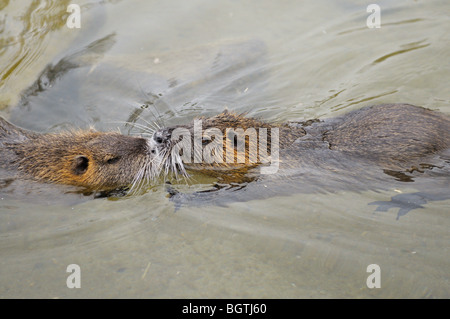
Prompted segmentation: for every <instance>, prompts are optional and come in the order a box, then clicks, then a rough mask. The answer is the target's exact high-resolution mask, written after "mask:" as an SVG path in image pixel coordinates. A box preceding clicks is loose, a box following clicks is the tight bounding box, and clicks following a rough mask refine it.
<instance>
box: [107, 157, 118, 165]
mask: <svg viewBox="0 0 450 319" xmlns="http://www.w3.org/2000/svg"><path fill="white" fill-rule="evenodd" d="M119 159H120V157H113V158H110V159H109V160H107V161H106V163H108V164H114V163H117V162H118V161H119Z"/></svg>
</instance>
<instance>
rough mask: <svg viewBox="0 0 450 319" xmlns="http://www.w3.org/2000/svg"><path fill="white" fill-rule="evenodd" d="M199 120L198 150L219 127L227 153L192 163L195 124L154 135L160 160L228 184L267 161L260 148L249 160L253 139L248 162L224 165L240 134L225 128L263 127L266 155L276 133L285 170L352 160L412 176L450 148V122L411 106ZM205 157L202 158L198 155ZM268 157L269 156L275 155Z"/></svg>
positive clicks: (333, 166)
mask: <svg viewBox="0 0 450 319" xmlns="http://www.w3.org/2000/svg"><path fill="white" fill-rule="evenodd" d="M200 120H201V122H200V123H201V128H202V130H203V134H202V141H201V143H202V147H201V148H199V147H197V150H200V152H201V151H202V149H203V150H204V149H205V147H206V146H207V145H208V144H209V143H213V142H212V141H215V138H217V137H213V135H214V134H208V133H207V132H208V131H210V130H211V129H218V130H219V133H222V134H221V137H222V138H223V148H220V149H219V150H221V151H223V154H221V155H219V156H218V157H217V156H216V157H215V160H214V161H213V162H209V163H205V162H199V161H195V160H194V157H195V156H196V152H197V151H196V150H195V147H193V145H194V144H195V140H194V139H195V138H194V137H195V132H194V130H195V125H196V124H195V122H193V123H191V124H188V125H178V126H173V127H168V128H164V129H161V130H158V131H156V132H155V133H154V136H153V139H154V141H155V142H156V144H157V145H158V151H159V154H165V156H164V159H161V162H163V163H165V164H164V165H165V167H166V170H173V171H179V172H184V171H185V169H189V170H195V171H201V172H203V173H207V174H209V175H213V176H220V177H221V179H222V180H224V181H225V182H236V183H239V182H243V181H248V176H247V172H248V171H249V170H250V169H252V168H254V167H256V166H258V165H259V164H261V163H262V162H263V159H262V158H260V157H258V156H259V150H258V149H257V148H253V152H258V154H253V155H254V158H257V161H252V162H250V161H249V157H250V156H252V154H251V152H252V151H251V148H250V147H249V143H250V144H251V142H250V141H251V138H249V137H247V138H245V154H243V156H244V155H245V160H241V161H240V162H239V160H238V158H237V157H235V158H234V161H233V162H230V161H226V160H225V157H226V155H225V153H226V150H227V149H233V151H234V155H236V149H237V148H236V143H237V142H236V135H234V138H233V137H230V136H229V137H228V138H227V137H226V135H227V134H226V130H227V129H229V128H232V129H236V128H242V129H243V130H247V129H248V128H255V129H256V130H259V129H261V128H265V129H266V130H267V138H266V139H267V140H266V144H267V146H268V147H267V148H268V154H270V153H271V148H272V145H271V140H272V139H271V132H272V130H273V129H277V132H278V134H279V140H278V141H277V142H278V144H279V145H278V146H279V150H280V165H281V166H284V167H285V168H286V167H292V166H297V167H308V166H311V165H312V164H313V165H315V167H322V168H325V169H328V170H333V171H337V170H338V169H341V170H343V171H345V169H343V168H344V167H345V168H346V169H348V171H349V172H350V171H351V170H352V168H351V162H352V161H360V162H361V161H362V162H367V163H371V164H372V165H377V166H378V167H379V168H380V169H382V170H383V171H384V172H385V173H387V174H395V172H397V171H400V172H401V171H405V172H411V171H414V170H420V169H422V168H424V167H427V164H426V159H427V158H428V157H430V156H432V155H433V154H436V153H439V152H440V151H443V150H446V149H448V148H449V147H450V118H449V117H448V116H446V115H443V114H441V113H438V112H434V111H431V110H429V109H425V108H422V107H417V106H413V105H408V104H383V105H375V106H369V107H365V108H363V109H360V110H357V111H353V112H350V113H348V114H345V115H344V116H342V117H338V118H334V119H331V120H325V121H318V120H312V121H306V122H301V123H294V122H291V123H284V124H268V123H265V122H263V121H261V120H257V119H254V118H248V117H245V116H243V115H238V114H234V113H231V112H227V111H225V112H224V113H222V114H219V115H216V116H213V117H210V118H200ZM197 125H198V124H197ZM183 130H184V131H183ZM180 131H181V132H184V134H183V133H181V134H178V135H177V137H176V138H173V136H172V135H173V133H174V132H180ZM217 132H218V131H216V133H217ZM241 132H242V131H241ZM186 134H187V135H189V137H190V138H191V139H190V140H189V139H185V138H184V137H183V138H180V136H181V137H182V135H186ZM197 136H199V135H198V134H197ZM256 136H257V139H255V140H254V141H258V139H259V138H260V137H259V135H257V134H256ZM219 138H220V137H219ZM233 139H234V140H233ZM230 141H231V142H230ZM186 142H187V144H186ZM258 142H259V141H258ZM255 143H256V142H255ZM266 144H263V145H266ZM180 145H181V147H180ZM227 145H231V148H230V147H228V148H227ZM175 146H177V149H176V150H174V148H175ZM180 148H183V151H181V152H179V149H180ZM189 148H190V149H191V152H190V153H191V156H190V158H187V157H184V158H182V155H183V153H184V152H186V149H188V150H189ZM255 150H257V151H255ZM317 150H319V151H317ZM197 155H198V154H197ZM202 155H204V154H201V155H199V156H200V157H201V156H202ZM268 157H269V158H270V157H271V155H268ZM266 162H267V161H266ZM344 162H345V163H344ZM429 166H431V165H429ZM253 177H254V175H253Z"/></svg>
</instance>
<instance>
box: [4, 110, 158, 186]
mask: <svg viewBox="0 0 450 319" xmlns="http://www.w3.org/2000/svg"><path fill="white" fill-rule="evenodd" d="M152 147H153V146H152V142H151V140H148V139H144V138H138V137H130V136H124V135H122V134H119V133H115V132H108V133H104V132H97V131H94V130H78V131H72V132H62V133H51V134H38V133H34V132H30V131H26V130H23V129H21V128H18V127H16V126H14V125H12V124H11V123H9V122H7V121H6V120H4V119H3V118H1V117H0V153H1V158H0V168H3V169H6V170H8V171H14V172H16V177H17V178H30V179H33V180H39V181H45V182H51V183H58V184H66V185H74V186H79V187H83V188H84V189H87V190H110V189H115V188H119V187H123V186H128V185H133V184H134V183H138V182H139V180H140V179H142V178H144V177H145V176H147V177H149V176H150V175H151V174H152V166H151V157H152Z"/></svg>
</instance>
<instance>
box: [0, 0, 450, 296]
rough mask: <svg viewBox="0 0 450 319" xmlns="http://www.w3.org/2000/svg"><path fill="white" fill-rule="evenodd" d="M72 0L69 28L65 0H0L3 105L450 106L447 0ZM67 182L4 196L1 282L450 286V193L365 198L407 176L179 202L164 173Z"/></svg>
mask: <svg viewBox="0 0 450 319" xmlns="http://www.w3.org/2000/svg"><path fill="white" fill-rule="evenodd" d="M78 3H79V4H80V5H81V9H82V15H81V17H82V20H81V28H80V29H69V28H68V27H67V26H66V24H65V22H66V19H67V18H68V15H69V14H68V13H67V12H66V8H67V5H68V4H69V2H68V1H33V2H30V1H5V0H4V1H0V10H1V11H0V115H1V116H4V117H6V118H7V119H9V120H11V121H12V122H13V123H15V124H18V125H20V126H22V127H25V128H28V129H33V130H38V131H43V132H47V131H54V130H58V129H64V128H68V127H73V126H80V127H88V126H89V125H95V126H96V127H97V128H99V129H116V128H117V127H119V128H120V129H121V130H122V132H124V133H126V132H128V128H127V127H126V126H125V125H123V124H122V123H118V122H123V121H130V120H132V119H134V117H136V116H137V115H139V117H140V118H143V119H146V120H150V121H154V120H156V119H158V120H159V121H162V122H164V124H167V125H173V124H177V123H183V122H186V121H190V120H191V119H192V118H193V117H194V116H198V115H212V114H216V113H218V112H220V111H222V110H223V108H225V107H228V108H229V109H232V110H236V111H240V112H248V113H249V114H250V115H256V116H259V117H262V118H264V119H266V120H269V121H286V120H293V119H297V120H298V119H309V118H314V117H331V116H335V115H338V114H343V113H345V112H347V111H349V110H354V109H358V108H361V107H363V106H366V105H369V104H377V103H394V102H405V103H411V104H415V105H421V106H425V107H428V108H431V109H435V110H439V111H441V112H444V113H446V114H450V93H449V90H448V83H449V79H450V73H449V71H450V64H449V60H448V51H449V48H450V47H449V40H450V36H449V31H450V19H449V16H448V12H449V9H450V6H449V4H448V1H414V2H412V1H395V2H394V1H379V2H377V3H378V4H379V5H380V7H381V28H379V29H369V28H368V27H367V26H366V19H367V17H368V15H369V13H367V12H366V7H367V5H368V4H369V3H370V2H365V1H350V0H348V1H283V2H279V1H258V2H254V1H239V2H236V1H220V2H218V1H214V2H212V1H201V0H196V1H166V2H160V1H145V2H144V1H79V2H78ZM195 187H198V185H197V186H196V185H193V186H190V187H188V186H186V188H193V189H195ZM58 189H59V188H56V190H55V189H52V190H51V193H52V196H47V195H48V194H44V195H45V196H44V195H42V196H40V195H39V194H40V193H39V191H40V189H39V187H38V186H36V185H26V187H23V188H20V189H19V188H17V189H16V192H19V193H20V195H23V194H24V193H26V192H29V193H30V195H29V196H14V195H15V194H14V192H12V193H9V194H8V193H6V194H3V195H4V196H3V197H1V198H0V297H2V298H10V297H20V298H22V297H24V298H33V297H34V298H40V297H45V298H47V297H48V298H52V297H60V298H68V297H75V298H78V297H126V298H128V297H136V298H143V297H150V298H161V297H162V298H199V297H208V298H232V297H236V298H241V297H247V298H252V297H255V298H259V297H267V298H308V297H319V298H321V297H344V298H348V297H356V298H370V297H376V298H401V297H403V298H404V297H406V298H422V297H437V298H448V297H450V283H449V275H448V273H449V270H450V261H449V243H450V234H449V221H448V212H449V207H450V206H449V205H450V202H449V201H448V200H446V201H435V202H429V203H427V204H425V205H424V207H423V208H421V209H415V210H412V211H410V212H409V213H408V214H406V215H404V216H402V217H400V218H399V219H398V220H397V219H396V218H397V213H398V209H391V210H389V211H387V212H375V207H374V206H371V205H368V204H369V203H371V202H373V201H388V200H390V198H391V197H392V196H394V195H395V194H398V193H408V192H414V191H415V188H414V183H405V186H403V187H402V188H396V189H393V190H390V191H379V192H378V191H364V192H362V193H355V192H349V191H339V192H336V193H333V194H329V193H324V194H295V195H292V196H285V197H281V196H274V197H269V198H265V199H255V200H248V201H244V202H236V203H229V204H227V206H215V205H207V206H205V207H189V206H188V207H182V208H180V209H179V210H177V211H175V207H174V203H173V202H171V201H170V200H169V199H168V198H167V197H166V191H165V189H164V187H163V185H156V186H155V187H154V188H152V189H151V190H150V191H149V192H148V193H146V194H144V195H142V196H137V197H132V198H123V199H119V200H108V199H96V200H91V199H88V198H80V197H79V196H77V195H70V196H69V195H66V194H63V191H61V190H58ZM6 195H8V196H6ZM16 195H17V194H16ZM37 199H39V200H37ZM70 264H78V265H79V266H80V268H81V288H80V289H69V288H67V286H66V279H67V277H68V276H69V273H67V272H66V267H67V266H68V265H70ZM370 264H378V265H379V266H380V269H381V288H380V289H369V288H368V287H367V285H366V280H367V277H368V276H369V275H370V274H369V273H367V272H366V269H367V266H368V265H370Z"/></svg>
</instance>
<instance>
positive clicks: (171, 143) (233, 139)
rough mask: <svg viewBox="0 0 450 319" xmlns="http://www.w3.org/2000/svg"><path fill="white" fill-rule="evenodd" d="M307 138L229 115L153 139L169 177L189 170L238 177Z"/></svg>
mask: <svg viewBox="0 0 450 319" xmlns="http://www.w3.org/2000/svg"><path fill="white" fill-rule="evenodd" d="M304 134H305V131H304V130H303V129H301V128H300V129H292V128H289V127H287V126H286V125H275V124H268V123H265V122H263V121H261V120H258V119H255V118H250V117H245V116H243V115H242V114H235V113H231V112H228V111H225V112H223V113H221V114H219V115H216V116H213V117H210V118H204V117H202V118H199V119H197V120H194V121H193V122H192V123H190V124H189V125H178V126H172V127H167V128H163V129H160V130H157V131H155V133H154V134H153V137H152V139H153V141H154V142H155V143H156V145H157V152H158V154H159V156H160V159H159V160H158V162H160V163H161V165H162V166H163V167H164V170H165V172H166V173H168V172H169V171H171V172H174V173H175V174H177V173H182V174H184V175H185V174H186V169H188V170H197V171H202V172H208V173H209V174H210V173H211V172H216V173H218V174H223V172H232V173H233V174H236V173H242V172H244V173H245V172H246V171H247V170H248V169H250V168H253V167H255V166H258V165H259V164H263V163H269V162H270V161H271V158H273V155H274V154H275V153H274V152H277V150H278V149H279V147H284V146H286V145H288V144H289V143H292V142H293V141H294V140H295V139H296V138H298V137H299V136H302V135H304ZM278 137H280V140H278ZM213 175H217V174H213Z"/></svg>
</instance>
